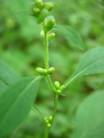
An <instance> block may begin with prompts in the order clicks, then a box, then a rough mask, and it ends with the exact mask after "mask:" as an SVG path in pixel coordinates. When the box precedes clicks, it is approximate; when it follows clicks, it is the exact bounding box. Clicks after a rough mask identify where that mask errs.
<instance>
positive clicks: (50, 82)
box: [44, 32, 59, 138]
mask: <svg viewBox="0 0 104 138" xmlns="http://www.w3.org/2000/svg"><path fill="white" fill-rule="evenodd" d="M44 45H45V57H44V62H45V68H46V69H48V68H49V45H48V33H47V32H45V36H44ZM46 79H47V81H48V84H49V86H50V88H51V89H52V91H53V92H56V88H55V86H54V83H53V81H52V79H51V77H50V75H48V74H47V75H46ZM58 97H59V96H58V95H57V94H56V93H54V109H53V114H52V122H51V125H52V124H53V122H54V120H55V116H56V112H57V105H58ZM49 130H50V128H48V127H46V130H45V136H44V137H45V138H48V137H49Z"/></svg>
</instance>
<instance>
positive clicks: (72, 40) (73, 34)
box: [56, 25, 86, 49]
mask: <svg viewBox="0 0 104 138" xmlns="http://www.w3.org/2000/svg"><path fill="white" fill-rule="evenodd" d="M56 31H57V32H59V33H60V34H62V35H63V36H65V38H66V39H67V41H68V43H69V45H70V46H71V47H75V48H79V49H86V45H85V43H84V41H83V40H82V38H81V36H80V34H79V33H78V32H77V31H76V30H75V29H74V28H73V27H71V26H68V25H57V26H56Z"/></svg>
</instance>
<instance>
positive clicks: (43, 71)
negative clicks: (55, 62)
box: [36, 67, 55, 75]
mask: <svg viewBox="0 0 104 138" xmlns="http://www.w3.org/2000/svg"><path fill="white" fill-rule="evenodd" d="M54 71H55V68H54V67H50V68H48V69H46V68H41V67H37V68H36V72H37V73H39V74H40V75H49V74H52V73H53V72H54Z"/></svg>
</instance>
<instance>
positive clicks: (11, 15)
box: [0, 0, 104, 138]
mask: <svg viewBox="0 0 104 138" xmlns="http://www.w3.org/2000/svg"><path fill="white" fill-rule="evenodd" d="M53 2H55V9H54V11H53V13H52V14H54V15H55V18H56V20H57V24H62V25H69V26H71V27H73V28H74V29H75V30H76V31H77V32H78V33H79V34H80V35H81V37H82V39H83V41H84V43H85V44H86V45H87V47H88V49H90V48H94V47H97V46H104V1H103V0H64V1H63V0H53ZM32 4H33V0H8V1H7V0H0V58H2V59H3V60H4V61H5V62H7V63H8V64H9V65H10V66H11V67H12V68H14V69H15V70H16V71H17V72H18V73H20V74H21V75H23V76H27V75H29V76H34V75H35V68H36V67H37V66H43V59H44V47H43V42H42V38H41V36H40V26H39V25H37V23H36V20H35V18H34V17H32V16H31V7H32ZM84 52H85V51H81V50H79V49H77V48H75V47H73V46H72V45H71V44H70V41H68V39H66V38H65V36H64V35H60V34H56V38H55V39H54V40H53V41H51V42H50V65H52V66H55V68H56V72H55V74H54V75H53V76H52V77H53V79H55V80H59V81H61V82H64V81H65V80H66V78H68V77H69V76H70V75H71V74H72V73H73V71H74V69H75V67H76V65H77V63H78V61H79V59H80V56H81V55H82V54H83V53H84ZM101 89H104V76H101V75H97V76H95V75H94V76H91V77H84V78H82V79H80V80H77V81H75V82H74V83H73V84H71V85H70V86H69V88H68V89H67V90H66V91H65V93H64V95H63V96H60V102H59V107H58V113H57V117H56V121H55V124H54V126H53V127H52V130H51V133H50V138H70V136H71V133H72V131H73V128H74V115H75V113H76V110H77V107H78V105H79V104H80V102H81V101H82V100H83V99H84V98H85V97H86V96H88V95H89V94H91V93H92V92H94V91H96V90H101ZM52 100H53V99H52V93H51V92H50V90H49V88H48V86H47V84H46V82H42V83H41V86H40V89H39V93H38V97H37V101H36V103H37V104H36V108H33V109H32V111H31V112H30V114H29V116H28V118H27V119H26V120H25V121H24V122H23V124H22V125H21V126H20V127H19V128H18V129H17V130H16V131H15V132H13V134H11V135H10V136H6V138H42V135H43V132H44V126H43V125H42V123H41V121H40V118H41V116H45V115H46V116H48V115H50V113H51V110H52V107H53V102H51V101H52ZM34 107H35V106H34ZM37 108H38V110H39V112H41V113H39V112H37V111H36V109H37Z"/></svg>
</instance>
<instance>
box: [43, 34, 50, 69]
mask: <svg viewBox="0 0 104 138" xmlns="http://www.w3.org/2000/svg"><path fill="white" fill-rule="evenodd" d="M44 39H45V41H44V45H45V57H44V60H45V68H46V69H48V68H49V49H48V34H47V33H45V36H44Z"/></svg>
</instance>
